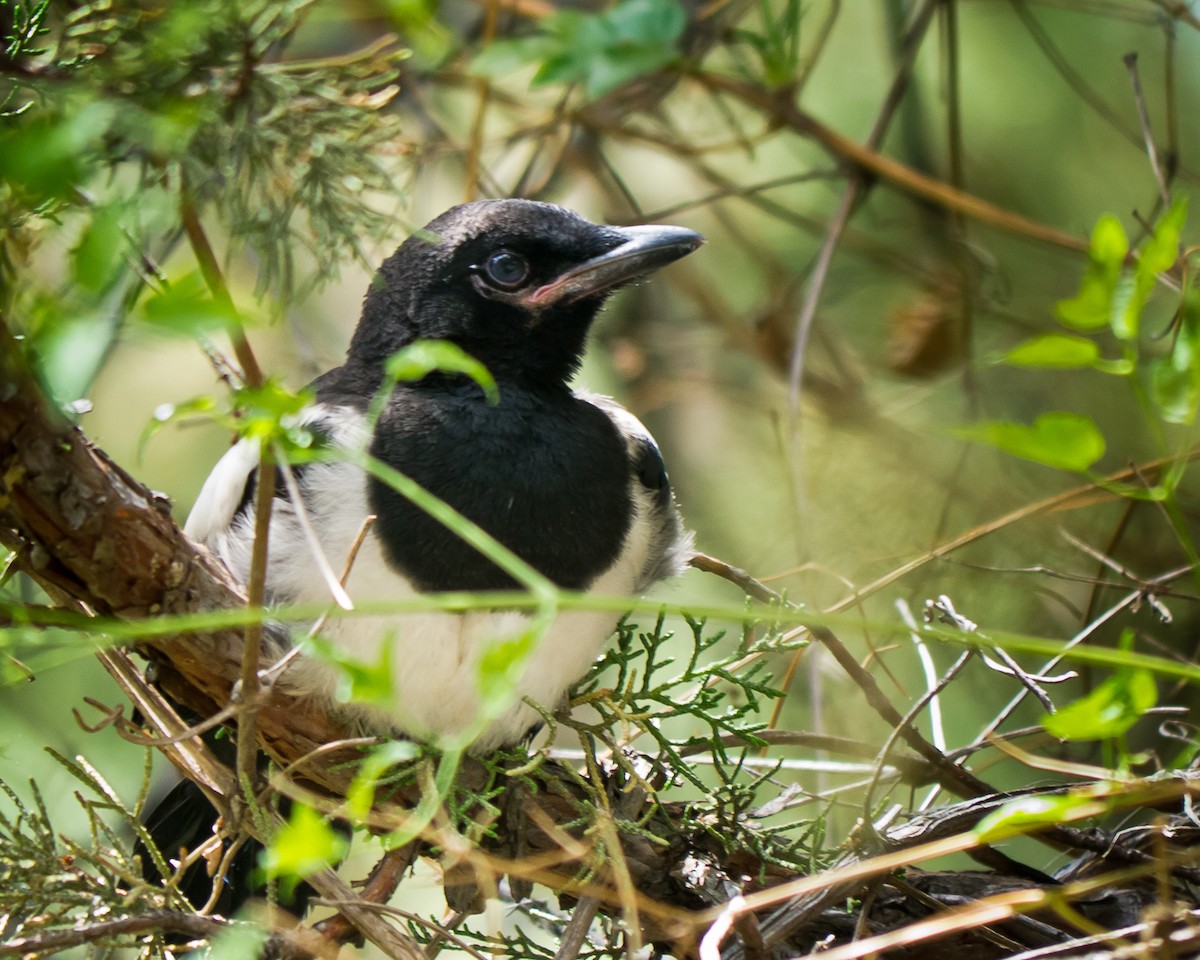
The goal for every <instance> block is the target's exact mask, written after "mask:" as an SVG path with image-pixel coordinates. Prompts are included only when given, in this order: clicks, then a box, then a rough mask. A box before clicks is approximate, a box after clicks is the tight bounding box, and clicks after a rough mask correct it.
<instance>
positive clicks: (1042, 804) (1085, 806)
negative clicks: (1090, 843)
mask: <svg viewBox="0 0 1200 960" xmlns="http://www.w3.org/2000/svg"><path fill="white" fill-rule="evenodd" d="M1097 805H1098V801H1097V799H1096V798H1095V797H1090V796H1088V795H1087V794H1086V793H1074V794H1065V795H1062V796H1057V797H1053V796H1040V797H1017V798H1015V799H1013V800H1010V801H1008V803H1006V804H1004V805H1003V806H1002V807H1001V808H1000V809H999V810H996V811H995V812H994V813H989V814H988V815H987V816H986V817H984V818H983V819H982V820H980V821H979V823H978V824H977V825H976V826H975V830H974V833H975V837H976V839H977V840H978V841H979V842H980V843H995V842H996V841H998V840H1005V839H1008V838H1009V837H1015V836H1020V835H1022V834H1025V833H1032V832H1034V831H1036V830H1037V829H1038V828H1040V827H1052V826H1054V825H1056V824H1060V823H1068V822H1070V821H1072V820H1077V819H1079V815H1080V814H1081V813H1091V812H1092V811H1093V810H1095V808H1096V807H1097ZM1097 812H1098V811H1097Z"/></svg>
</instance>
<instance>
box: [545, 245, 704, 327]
mask: <svg viewBox="0 0 1200 960" xmlns="http://www.w3.org/2000/svg"><path fill="white" fill-rule="evenodd" d="M616 230H617V232H618V233H619V234H621V236H622V237H624V242H623V243H621V244H620V245H619V246H617V247H614V248H613V249H612V250H609V251H608V253H602V254H601V255H600V256H598V257H593V258H592V259H591V260H586V261H584V262H583V263H580V264H577V265H576V266H574V267H571V268H570V269H568V270H565V271H563V272H562V273H561V274H559V275H558V276H557V277H555V278H554V279H553V280H551V281H550V282H549V283H545V284H543V285H542V286H540V287H538V288H536V289H535V290H533V291H531V292H530V293H529V294H527V295H526V296H525V297H523V298H522V299H524V301H525V303H526V305H527V306H528V307H530V308H532V309H534V310H540V309H543V308H545V307H548V306H551V305H552V304H564V303H573V302H575V301H576V300H582V299H583V298H584V297H590V296H592V295H593V294H597V293H602V292H604V291H605V290H611V289H613V288H614V287H617V286H620V285H621V284H622V283H627V282H628V281H630V280H635V279H637V278H638V277H641V276H645V275H646V274H647V273H650V272H651V271H654V270H657V269H658V268H659V267H665V266H666V265H667V264H668V263H673V262H674V261H676V260H678V259H679V258H680V257H686V256H687V255H688V254H689V253H691V252H692V251H693V250H695V249H696V248H697V247H699V246H700V244H702V243H703V242H704V237H702V236H701V235H700V234H698V233H696V232H695V231H694V230H688V229H686V228H684V227H668V226H658V225H646V226H639V227H618V228H616Z"/></svg>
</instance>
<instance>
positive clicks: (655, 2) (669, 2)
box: [471, 0, 687, 99]
mask: <svg viewBox="0 0 1200 960" xmlns="http://www.w3.org/2000/svg"><path fill="white" fill-rule="evenodd" d="M686 26H687V16H686V14H685V13H684V10H683V7H682V6H681V5H680V3H679V2H678V0H618V2H617V3H616V4H614V5H613V6H611V7H609V8H608V9H607V10H603V11H601V12H599V13H594V14H588V13H581V12H579V11H577V10H561V11H558V12H557V13H553V14H551V15H550V16H548V17H544V18H543V19H542V21H541V22H540V23H539V24H538V29H539V31H540V32H539V34H538V35H537V36H534V37H528V38H523V39H520V40H508V41H498V42H496V43H493V44H491V45H490V46H489V47H488V48H487V49H485V50H484V51H483V52H482V53H481V54H480V55H479V56H478V57H476V58H475V61H474V62H473V63H472V65H471V69H472V72H474V73H476V74H483V75H486V76H503V75H505V74H506V73H508V72H510V71H511V69H512V68H513V67H522V66H526V65H528V64H529V63H531V62H533V63H540V67H539V68H538V71H537V73H536V74H535V75H534V78H533V83H534V85H535V86H538V85H547V84H568V83H576V82H580V81H582V82H583V84H584V91H585V93H586V94H587V96H588V97H589V98H591V99H595V98H596V97H600V96H602V95H604V94H605V93H608V92H609V91H610V90H615V89H616V88H617V87H619V86H622V85H623V84H625V83H628V82H629V81H631V80H634V79H636V78H637V77H639V76H643V75H644V74H647V73H650V72H651V71H653V70H657V69H659V68H660V67H663V66H666V65H667V64H669V63H671V62H673V61H674V60H676V59H678V57H679V50H678V40H679V37H680V35H681V34H682V33H683V30H684V28H685V27H686Z"/></svg>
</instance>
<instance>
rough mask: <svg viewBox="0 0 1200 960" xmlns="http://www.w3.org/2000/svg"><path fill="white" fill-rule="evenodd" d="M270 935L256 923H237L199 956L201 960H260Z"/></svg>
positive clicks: (218, 935)
mask: <svg viewBox="0 0 1200 960" xmlns="http://www.w3.org/2000/svg"><path fill="white" fill-rule="evenodd" d="M270 935H271V934H270V931H268V930H267V929H266V928H265V927H260V926H259V925H258V924H256V923H235V924H233V925H232V926H230V927H229V928H228V929H227V930H222V931H221V932H220V933H218V934H217V935H216V936H215V937H213V939H212V941H211V942H210V943H209V945H208V946H207V947H206V948H205V949H204V950H203V951H201V952H200V954H199V956H200V958H201V960H258V958H259V957H261V956H262V955H263V948H264V947H265V946H266V945H267V940H268V939H269V938H270Z"/></svg>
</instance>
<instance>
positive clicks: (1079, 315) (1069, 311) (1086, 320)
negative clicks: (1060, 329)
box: [1054, 264, 1115, 330]
mask: <svg viewBox="0 0 1200 960" xmlns="http://www.w3.org/2000/svg"><path fill="white" fill-rule="evenodd" d="M1114 285H1115V278H1110V277H1109V276H1108V274H1107V272H1106V271H1105V270H1104V269H1103V268H1101V267H1097V266H1096V265H1095V264H1093V265H1092V266H1090V267H1089V268H1088V271H1087V273H1085V274H1084V276H1083V280H1081V281H1080V284H1079V292H1078V293H1077V294H1076V295H1075V296H1073V297H1072V298H1071V299H1069V300H1060V301H1058V303H1057V304H1055V307H1054V314H1055V316H1056V317H1058V319H1059V321H1060V322H1062V323H1064V324H1065V325H1066V326H1068V327H1072V328H1074V329H1076V330H1103V329H1104V328H1105V327H1107V326H1108V324H1109V317H1110V316H1111V311H1112V297H1113V287H1114Z"/></svg>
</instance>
